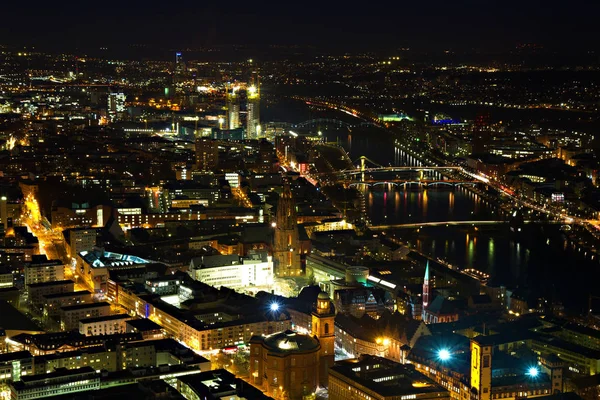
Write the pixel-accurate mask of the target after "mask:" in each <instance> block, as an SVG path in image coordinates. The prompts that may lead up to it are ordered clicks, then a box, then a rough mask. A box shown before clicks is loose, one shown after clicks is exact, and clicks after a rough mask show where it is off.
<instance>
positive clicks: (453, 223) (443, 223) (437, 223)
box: [369, 221, 508, 231]
mask: <svg viewBox="0 0 600 400" xmlns="http://www.w3.org/2000/svg"><path fill="white" fill-rule="evenodd" d="M507 223H508V221H434V222H418V223H412V224H388V225H371V226H369V229H373V230H380V231H384V230H387V229H402V228H424V227H427V226H456V225H471V226H476V225H499V224H507Z"/></svg>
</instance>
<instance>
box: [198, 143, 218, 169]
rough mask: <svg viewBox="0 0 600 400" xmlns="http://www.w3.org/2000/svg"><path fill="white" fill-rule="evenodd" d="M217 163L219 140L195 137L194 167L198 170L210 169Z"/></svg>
mask: <svg viewBox="0 0 600 400" xmlns="http://www.w3.org/2000/svg"><path fill="white" fill-rule="evenodd" d="M217 165H219V142H218V141H216V140H214V139H209V138H205V137H199V138H197V139H196V167H197V168H198V169H199V170H200V171H210V170H211V169H213V168H215V167H216V166H217Z"/></svg>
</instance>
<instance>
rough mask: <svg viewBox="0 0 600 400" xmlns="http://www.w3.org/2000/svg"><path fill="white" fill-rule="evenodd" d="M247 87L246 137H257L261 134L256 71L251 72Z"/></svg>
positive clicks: (258, 88)
mask: <svg viewBox="0 0 600 400" xmlns="http://www.w3.org/2000/svg"><path fill="white" fill-rule="evenodd" d="M250 84H251V85H250V87H249V88H248V95H247V96H248V119H247V120H246V132H247V134H246V137H247V138H249V139H258V138H260V137H262V136H261V133H262V132H261V126H260V87H259V86H258V73H257V72H256V71H254V72H253V73H252V79H251V82H250Z"/></svg>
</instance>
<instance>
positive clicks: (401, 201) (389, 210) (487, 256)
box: [263, 106, 600, 313]
mask: <svg viewBox="0 0 600 400" xmlns="http://www.w3.org/2000/svg"><path fill="white" fill-rule="evenodd" d="M298 108H299V109H302V107H301V106H298ZM304 108H306V107H304ZM269 111H271V112H273V111H274V110H273V109H271V110H269ZM288 113H292V114H295V113H294V112H293V109H291V108H290V107H286V109H285V112H282V114H277V113H276V114H277V115H279V116H280V118H279V120H282V119H283V118H285V117H281V115H285V114H288ZM266 114H267V115H268V114H269V113H268V112H267V113H266ZM263 115H265V114H263ZM295 116H296V119H292V120H290V121H291V122H300V121H302V120H303V119H302V118H304V119H309V118H317V116H316V115H315V113H314V112H311V111H308V110H304V111H302V116H300V117H299V116H298V115H297V114H295ZM298 117H299V118H298ZM318 117H323V116H318ZM322 130H323V132H324V135H325V137H326V138H327V140H328V141H330V142H337V143H339V144H340V145H342V146H344V147H345V148H346V150H347V151H348V153H349V154H350V157H351V158H352V159H353V160H355V159H357V158H358V157H360V156H366V157H368V158H369V159H371V160H373V161H375V162H377V163H379V164H382V165H407V166H412V165H418V160H415V159H414V158H412V157H411V156H410V155H407V154H405V153H403V152H402V151H401V150H400V149H398V148H396V147H395V146H394V144H393V139H392V137H390V136H389V135H388V134H387V133H386V132H384V131H381V130H375V129H367V128H364V129H362V128H354V129H352V131H348V130H346V129H343V130H327V129H322ZM366 196H367V212H368V215H369V219H370V221H371V223H372V224H374V225H377V224H386V225H388V224H404V223H419V222H435V221H459V220H460V221H472V220H473V221H474V220H499V219H503V218H504V216H502V215H499V213H500V211H499V210H498V209H497V207H495V205H493V204H490V203H488V202H487V201H486V200H484V199H482V198H480V197H479V196H477V195H476V194H473V193H472V192H470V191H468V190H466V189H464V188H456V189H427V190H418V189H408V190H404V189H402V188H396V187H388V188H386V189H384V188H377V189H373V190H368V191H367V193H366ZM389 234H394V235H396V236H398V237H400V238H401V239H402V240H403V241H405V242H408V243H409V244H410V246H411V247H414V248H416V249H418V250H420V251H422V252H424V253H427V254H429V255H431V256H434V257H439V258H442V259H445V260H447V261H448V262H450V263H452V264H455V265H458V266H459V267H462V268H476V269H478V270H480V271H483V272H486V273H488V274H490V275H491V282H493V283H494V284H501V285H505V286H507V287H509V288H516V287H520V288H526V289H528V290H530V291H531V292H532V293H533V296H543V297H544V298H546V299H548V300H549V301H560V302H562V303H563V304H564V306H565V307H566V308H567V309H569V310H571V311H573V312H576V313H583V312H584V311H585V310H586V309H587V301H588V296H589V294H590V293H592V294H594V295H598V294H600V293H598V292H599V290H598V287H597V285H596V282H595V280H594V279H592V277H593V276H595V272H596V271H597V270H598V267H599V260H598V257H597V256H594V255H592V254H591V253H589V252H588V253H586V252H585V250H584V249H583V248H580V247H579V246H578V245H577V244H573V243H571V242H569V241H568V240H567V237H566V236H565V235H564V234H563V233H562V232H561V231H560V226H557V225H543V224H529V225H525V227H524V228H523V232H522V234H521V235H520V236H518V237H515V236H513V235H512V234H511V232H510V230H509V227H508V226H507V225H505V224H504V225H491V226H485V227H480V228H478V229H477V230H476V229H475V227H473V226H469V225H467V226H435V227H422V228H411V229H398V230H395V231H394V232H389Z"/></svg>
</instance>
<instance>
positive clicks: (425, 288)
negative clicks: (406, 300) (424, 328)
mask: <svg viewBox="0 0 600 400" xmlns="http://www.w3.org/2000/svg"><path fill="white" fill-rule="evenodd" d="M430 295H431V287H430V286H429V261H427V265H426V266H425V278H424V279H423V312H422V319H423V320H425V314H426V313H425V310H427V306H429V302H430V301H431V299H430Z"/></svg>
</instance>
